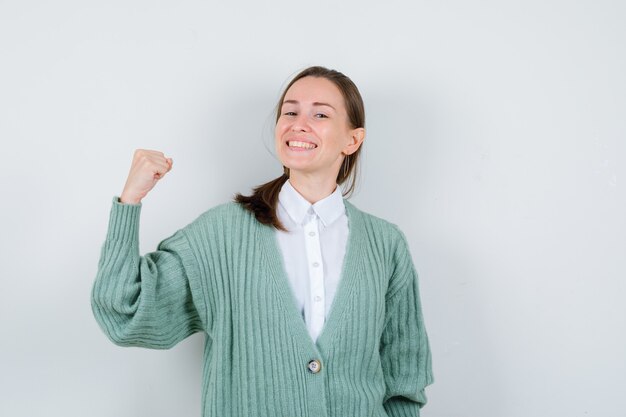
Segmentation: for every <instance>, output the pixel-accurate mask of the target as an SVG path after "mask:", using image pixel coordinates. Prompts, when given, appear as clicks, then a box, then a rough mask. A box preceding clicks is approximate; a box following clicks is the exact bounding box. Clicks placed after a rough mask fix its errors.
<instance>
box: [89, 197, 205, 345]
mask: <svg viewBox="0 0 626 417" xmlns="http://www.w3.org/2000/svg"><path fill="white" fill-rule="evenodd" d="M140 210H141V204H139V205H131V204H122V203H119V201H118V199H117V198H115V199H114V201H113V206H112V208H111V213H110V218H109V228H108V231H107V236H106V240H105V242H104V245H103V246H102V251H101V254H100V261H99V263H98V272H97V275H96V279H95V282H94V285H93V289H92V296H91V306H92V310H93V313H94V316H95V318H96V321H97V322H98V324H99V325H100V327H101V328H102V330H103V331H104V333H105V334H106V335H107V336H108V337H109V339H111V341H113V342H114V343H115V344H117V345H120V346H141V347H149V348H155V349H167V348H170V347H172V346H174V345H175V344H177V343H178V342H180V341H181V340H183V339H184V338H186V337H187V336H189V335H191V334H193V333H195V332H197V331H200V330H202V328H203V325H202V320H201V318H200V316H199V313H198V308H197V306H196V304H195V303H194V297H193V294H192V291H191V287H190V283H189V280H190V279H191V278H194V277H195V276H197V263H196V262H195V259H194V255H193V253H192V251H191V249H190V247H189V242H188V240H187V238H186V236H185V234H184V231H183V230H179V231H177V232H176V233H175V234H174V235H172V236H171V237H169V238H167V239H165V240H163V241H162V242H161V243H159V245H158V248H157V250H156V251H154V252H151V253H148V254H147V255H145V256H139V239H138V229H139V214H140Z"/></svg>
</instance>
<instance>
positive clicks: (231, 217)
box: [186, 201, 253, 228]
mask: <svg viewBox="0 0 626 417" xmlns="http://www.w3.org/2000/svg"><path fill="white" fill-rule="evenodd" d="M251 217H253V216H252V215H251V213H250V212H249V211H248V210H246V209H245V208H244V207H242V206H241V204H239V203H236V202H234V201H228V202H225V203H221V204H218V205H216V206H213V207H211V208H209V209H207V210H205V211H204V212H203V213H201V214H200V215H199V216H198V217H196V219H195V220H194V221H192V222H191V223H190V224H188V225H187V226H186V228H197V227H202V228H205V227H218V228H223V227H230V226H232V225H233V224H235V223H240V222H241V221H247V220H250V218H251Z"/></svg>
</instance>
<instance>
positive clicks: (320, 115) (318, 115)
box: [315, 113, 328, 119]
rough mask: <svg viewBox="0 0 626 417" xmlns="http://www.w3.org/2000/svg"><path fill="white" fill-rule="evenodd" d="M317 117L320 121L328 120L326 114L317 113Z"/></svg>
mask: <svg viewBox="0 0 626 417" xmlns="http://www.w3.org/2000/svg"><path fill="white" fill-rule="evenodd" d="M315 117H317V118H318V119H325V118H327V117H328V116H326V115H325V114H324V113H317V114H316V115H315Z"/></svg>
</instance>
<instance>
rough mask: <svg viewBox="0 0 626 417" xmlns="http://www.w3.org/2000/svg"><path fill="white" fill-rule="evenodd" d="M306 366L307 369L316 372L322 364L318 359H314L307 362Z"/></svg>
mask: <svg viewBox="0 0 626 417" xmlns="http://www.w3.org/2000/svg"><path fill="white" fill-rule="evenodd" d="M307 368H308V369H309V371H311V373H313V374H316V373H318V372H319V371H320V370H321V369H322V364H321V363H320V361H318V360H317V359H315V360H312V361H310V362H309V364H308V365H307Z"/></svg>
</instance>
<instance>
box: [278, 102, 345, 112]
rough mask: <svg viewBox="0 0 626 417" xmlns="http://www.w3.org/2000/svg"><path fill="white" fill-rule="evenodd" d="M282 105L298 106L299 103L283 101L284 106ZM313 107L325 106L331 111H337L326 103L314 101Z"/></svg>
mask: <svg viewBox="0 0 626 417" xmlns="http://www.w3.org/2000/svg"><path fill="white" fill-rule="evenodd" d="M284 104H300V102H299V101H298V100H285V101H283V105H284ZM313 105H314V106H327V107H330V108H331V109H333V110H335V111H337V110H336V109H335V108H334V107H333V106H331V105H330V104H328V103H322V102H320V101H315V102H314V103H313Z"/></svg>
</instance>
